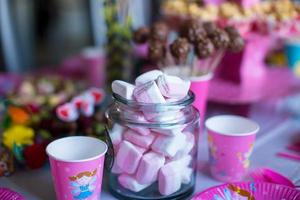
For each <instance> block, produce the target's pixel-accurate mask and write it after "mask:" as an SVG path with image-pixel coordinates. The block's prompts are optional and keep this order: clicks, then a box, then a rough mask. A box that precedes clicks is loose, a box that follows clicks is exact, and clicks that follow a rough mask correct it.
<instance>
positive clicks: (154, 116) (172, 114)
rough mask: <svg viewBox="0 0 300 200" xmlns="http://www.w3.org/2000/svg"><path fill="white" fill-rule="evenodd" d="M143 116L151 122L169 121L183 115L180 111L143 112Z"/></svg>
mask: <svg viewBox="0 0 300 200" xmlns="http://www.w3.org/2000/svg"><path fill="white" fill-rule="evenodd" d="M144 115H145V118H146V119H147V120H148V121H151V122H166V121H167V122H171V121H174V120H178V119H180V118H182V117H183V116H184V114H183V112H181V111H165V112H150V113H147V112H144Z"/></svg>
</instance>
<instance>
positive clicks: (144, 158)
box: [110, 70, 195, 195]
mask: <svg viewBox="0 0 300 200" xmlns="http://www.w3.org/2000/svg"><path fill="white" fill-rule="evenodd" d="M189 87H190V82H189V81H185V80H182V79H180V78H179V77H175V76H169V75H166V74H163V72H161V71H159V70H153V71H150V72H147V73H144V74H142V75H140V76H139V77H138V78H137V79H136V80H135V85H132V84H130V83H127V82H124V81H120V80H116V81H114V82H113V83H112V90H113V92H114V93H115V94H118V95H120V96H122V97H123V98H126V99H128V100H132V101H136V102H139V103H154V104H155V103H166V102H169V101H176V100H178V99H182V98H184V97H185V96H186V95H187V94H188V91H189ZM143 114H144V115H146V112H144V113H143ZM147 114H148V115H149V113H147ZM145 118H146V119H147V117H146V116H145ZM110 137H111V140H112V143H113V146H114V150H115V163H114V165H113V168H112V173H114V174H118V182H119V183H120V185H122V186H123V187H124V188H126V189H128V190H131V191H133V192H139V191H141V190H143V189H145V188H147V187H149V186H150V185H151V184H153V183H154V182H156V181H158V190H159V192H160V194H161V195H170V194H172V193H174V192H176V191H178V190H179V189H180V188H181V184H189V183H190V181H191V178H192V174H193V169H192V168H191V167H190V164H191V161H192V156H191V155H190V154H191V152H192V150H193V147H194V145H195V137H194V135H193V134H192V133H190V132H188V131H185V130H184V127H181V128H179V129H178V128H175V129H160V128H157V129H150V128H145V127H138V126H133V125H129V126H126V127H125V126H121V125H119V124H114V126H113V128H112V130H111V131H110Z"/></svg>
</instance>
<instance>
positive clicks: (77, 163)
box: [46, 136, 107, 200]
mask: <svg viewBox="0 0 300 200" xmlns="http://www.w3.org/2000/svg"><path fill="white" fill-rule="evenodd" d="M106 151H107V145H106V144H105V143H104V142H102V141H101V140H98V139H96V138H92V137H85V136H74V137H66V138H62V139H58V140H55V141H53V142H51V143H50V144H49V145H48V146H47V148H46V152H47V154H48V155H49V160H50V165H51V173H52V178H53V182H54V187H55V192H56V199H57V200H74V199H82V200H83V199H84V200H96V199H97V200H98V199H100V192H101V185H102V175H103V166H104V155H105V153H106Z"/></svg>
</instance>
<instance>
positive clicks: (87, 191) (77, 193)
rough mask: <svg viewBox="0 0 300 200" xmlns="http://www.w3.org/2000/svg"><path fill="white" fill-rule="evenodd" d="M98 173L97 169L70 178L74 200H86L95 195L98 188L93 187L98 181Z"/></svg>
mask: <svg viewBox="0 0 300 200" xmlns="http://www.w3.org/2000/svg"><path fill="white" fill-rule="evenodd" d="M96 173H97V169H95V170H93V171H84V172H81V173H78V174H77V175H75V176H71V177H69V180H70V181H71V182H70V184H71V186H72V187H73V190H72V195H73V198H74V199H78V200H86V199H88V197H90V196H91V195H92V194H93V192H94V190H95V189H96V186H94V185H93V184H94V183H95V182H96V179H97V177H96Z"/></svg>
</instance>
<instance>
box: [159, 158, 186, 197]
mask: <svg viewBox="0 0 300 200" xmlns="http://www.w3.org/2000/svg"><path fill="white" fill-rule="evenodd" d="M181 179H182V178H181V171H180V169H179V168H177V166H176V165H173V164H172V163H168V164H166V165H164V166H163V167H162V168H160V170H159V175H158V190H159V192H160V194H162V195H170V194H172V193H174V192H176V191H178V190H179V189H180V187H181Z"/></svg>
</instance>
